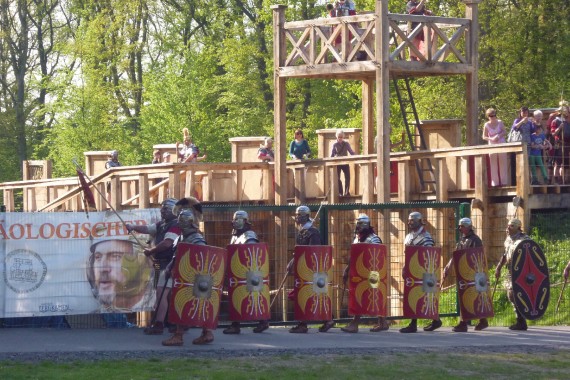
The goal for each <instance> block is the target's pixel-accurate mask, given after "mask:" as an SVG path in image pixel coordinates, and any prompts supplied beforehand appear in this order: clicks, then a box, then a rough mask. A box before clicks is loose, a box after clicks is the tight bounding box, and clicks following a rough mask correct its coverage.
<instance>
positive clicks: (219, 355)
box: [0, 345, 570, 363]
mask: <svg viewBox="0 0 570 380" xmlns="http://www.w3.org/2000/svg"><path fill="white" fill-rule="evenodd" d="M557 351H570V348H569V347H567V346H555V345H553V346H542V345H521V346H487V347H465V346H461V347H444V348H434V347H430V348H412V347H409V348H377V349H354V348H350V349H344V348H338V349H324V350H321V351H318V352H316V351H315V350H314V349H295V350H292V349H284V350H281V349H270V350H267V349H263V350H262V349H260V350H257V351H247V352H244V351H236V350H224V349H219V348H218V349H215V348H212V349H205V350H200V351H196V350H192V351H191V350H187V349H184V348H180V349H179V348H176V349H173V351H170V352H169V351H157V352H152V351H130V352H125V351H88V352H34V353H11V354H0V361H6V360H8V361H15V362H26V363H28V362H29V363H38V362H41V361H50V362H56V363H69V362H74V361H87V362H96V361H105V360H109V361H113V360H148V359H159V360H172V359H192V358H196V359H198V358H204V359H213V360H216V359H219V360H222V359H226V360H227V359H228V358H245V357H272V356H283V355H290V356H294V357H310V356H313V357H323V356H351V355H355V354H357V355H359V356H364V355H369V356H378V355H382V356H387V355H388V356H389V355H402V354H418V353H433V352H435V353H439V354H471V355H473V354H484V353H485V354H489V353H500V354H547V353H551V352H557Z"/></svg>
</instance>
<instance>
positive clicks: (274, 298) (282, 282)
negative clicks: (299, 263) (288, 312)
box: [269, 271, 289, 309]
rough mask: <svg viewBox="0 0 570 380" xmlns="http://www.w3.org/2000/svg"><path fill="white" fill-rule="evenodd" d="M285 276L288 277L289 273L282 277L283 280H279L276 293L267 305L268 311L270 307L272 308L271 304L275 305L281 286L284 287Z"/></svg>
mask: <svg viewBox="0 0 570 380" xmlns="http://www.w3.org/2000/svg"><path fill="white" fill-rule="evenodd" d="M287 276H289V271H287V272H285V276H283V280H281V284H280V285H279V288H278V289H277V293H276V294H275V296H274V297H273V299H272V300H271V303H270V304H269V308H270V309H271V306H273V304H274V303H275V300H276V299H277V297H279V293H281V290H282V289H283V286H284V285H285V281H287Z"/></svg>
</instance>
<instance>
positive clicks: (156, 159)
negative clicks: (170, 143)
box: [152, 149, 162, 165]
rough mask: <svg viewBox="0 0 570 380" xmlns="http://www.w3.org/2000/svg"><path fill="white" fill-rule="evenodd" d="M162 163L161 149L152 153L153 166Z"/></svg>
mask: <svg viewBox="0 0 570 380" xmlns="http://www.w3.org/2000/svg"><path fill="white" fill-rule="evenodd" d="M161 162H162V155H161V153H160V149H155V150H154V152H152V164H153V165H154V164H160V163H161Z"/></svg>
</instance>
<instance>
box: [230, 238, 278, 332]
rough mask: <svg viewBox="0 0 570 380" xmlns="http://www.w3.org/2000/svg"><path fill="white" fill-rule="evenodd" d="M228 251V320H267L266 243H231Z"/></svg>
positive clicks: (267, 272)
mask: <svg viewBox="0 0 570 380" xmlns="http://www.w3.org/2000/svg"><path fill="white" fill-rule="evenodd" d="M227 251H228V272H227V284H228V293H229V297H230V300H231V302H229V317H230V320H231V321H235V322H238V321H260V320H268V319H269V318H270V317H271V316H270V310H269V254H268V253H267V244H266V243H256V244H230V245H228V247H227Z"/></svg>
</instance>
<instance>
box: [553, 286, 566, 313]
mask: <svg viewBox="0 0 570 380" xmlns="http://www.w3.org/2000/svg"><path fill="white" fill-rule="evenodd" d="M567 283H568V279H564V285H562V290H561V291H560V295H559V296H558V302H556V312H557V313H558V308H559V307H560V301H562V295H563V294H564V289H565V288H566V284H567Z"/></svg>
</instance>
